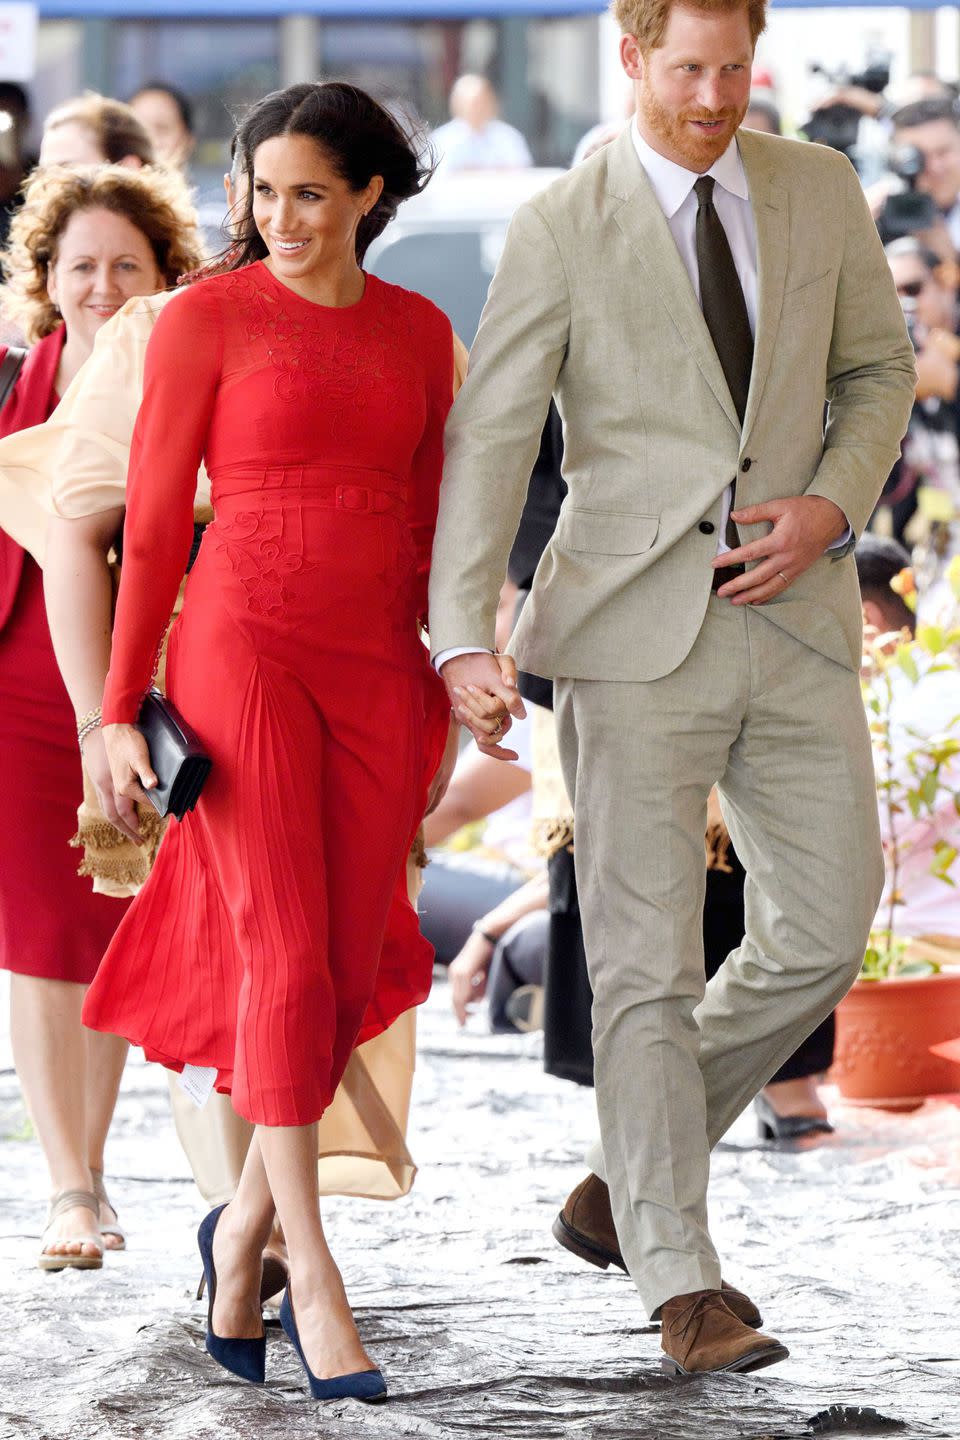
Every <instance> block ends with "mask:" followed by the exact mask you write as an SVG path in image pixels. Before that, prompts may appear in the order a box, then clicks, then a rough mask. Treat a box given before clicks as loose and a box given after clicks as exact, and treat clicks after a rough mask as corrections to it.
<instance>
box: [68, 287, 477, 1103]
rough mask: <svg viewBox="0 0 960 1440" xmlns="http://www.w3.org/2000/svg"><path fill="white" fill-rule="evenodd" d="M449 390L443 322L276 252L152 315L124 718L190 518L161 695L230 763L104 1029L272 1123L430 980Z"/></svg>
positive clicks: (119, 656)
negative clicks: (435, 574) (424, 845)
mask: <svg viewBox="0 0 960 1440" xmlns="http://www.w3.org/2000/svg"><path fill="white" fill-rule="evenodd" d="M452 387H453V337H452V332H451V329H450V324H449V322H448V321H447V319H446V318H445V317H444V316H443V315H442V314H441V312H440V311H439V310H437V309H436V308H435V307H434V306H433V305H432V304H430V302H429V301H427V300H424V299H423V298H422V297H421V296H418V295H414V294H411V293H409V292H408V291H405V290H401V289H399V288H398V287H396V286H391V285H387V284H385V283H383V282H382V281H379V280H377V279H376V278H375V277H373V276H367V277H366V286H365V291H364V295H363V297H362V299H361V300H360V301H359V302H358V303H357V304H356V305H353V306H349V307H346V308H343V309H332V308H328V307H324V306H319V305H315V304H312V303H311V302H309V301H307V300H304V299H302V298H301V297H299V296H298V295H296V294H295V293H294V292H292V291H291V290H289V289H288V288H287V287H286V286H284V285H282V284H281V283H280V282H279V281H278V280H277V279H275V278H274V277H273V276H272V275H271V273H270V272H269V270H268V269H267V268H266V267H265V266H264V265H263V264H262V263H258V264H255V265H253V266H250V267H248V268H246V269H244V270H241V271H238V272H235V273H233V274H228V275H221V276H215V277H213V278H211V279H208V280H204V281H200V282H199V283H197V284H195V285H194V286H192V287H190V288H189V289H187V290H186V291H185V292H184V293H183V295H182V296H179V297H178V298H177V299H176V300H175V301H173V302H172V303H171V304H170V305H169V306H167V308H166V309H165V311H164V312H163V314H162V315H161V316H160V318H159V319H158V321H157V324H156V327H155V330H154V334H153V337H152V339H151V341H150V346H149V349H148V352H147V367H146V379H145V388H144V400H143V406H142V408H141V411H140V414H139V417H138V420H137V426H136V430H135V433H134V440H133V450H132V455H131V465H130V481H129V489H128V509H127V519H126V527H125V534H124V565H123V575H122V581H121V586H120V594H119V599H118V606H117V616H116V622H115V627H114V647H113V658H112V663H111V669H110V675H109V677H108V681H107V688H106V693H105V696H104V721H105V723H110V722H112V721H127V722H130V721H133V720H134V719H135V718H136V714H137V710H138V708H139V704H140V700H141V697H142V695H143V693H144V690H145V689H146V687H147V685H148V683H149V680H150V675H151V671H152V667H153V662H154V657H155V655H156V652H157V647H158V644H159V642H160V638H161V635H162V633H163V630H164V626H165V625H166V622H167V619H168V617H169V615H170V612H171V609H172V607H173V601H174V597H175V595H176V592H177V587H178V585H179V582H180V578H181V576H182V574H183V571H184V568H185V565H186V561H187V555H188V552H189V549H190V543H191V538H192V534H193V508H192V506H193V492H194V487H195V481H196V474H197V469H198V465H199V463H200V460H201V459H204V460H205V463H206V466H207V470H208V473H209V475H210V480H211V487H212V499H213V506H214V511H215V520H214V522H213V523H212V524H211V525H210V526H209V527H208V529H207V531H206V534H205V535H204V539H203V543H202V546H201V549H200V554H199V557H198V559H197V561H196V563H195V565H194V567H193V570H192V571H191V574H190V578H189V581H188V583H187V589H186V595H185V599H184V605H183V610H182V613H181V615H180V616H179V618H178V620H177V621H176V622H175V625H174V628H173V631H172V634H171V638H170V645H169V651H168V660H167V691H168V693H169V695H170V697H171V698H172V699H173V701H174V702H175V703H176V704H177V705H178V706H179V708H180V709H181V710H182V712H183V713H184V715H185V716H186V718H187V719H188V720H189V722H190V723H191V724H192V725H193V726H194V728H195V729H196V730H197V731H198V733H199V734H200V736H201V738H202V740H203V741H204V744H205V746H206V747H207V750H208V753H209V754H210V756H211V758H212V760H213V769H212V771H211V774H210V777H209V780H208V782H207V785H206V787H205V789H204V791H203V794H202V796H201V799H200V802H199V804H198V806H197V809H196V811H194V812H193V813H192V814H189V815H188V816H186V817H185V819H184V821H183V822H182V823H177V822H172V823H171V825H170V827H169V830H168V832H167V835H166V837H165V838H164V841H163V843H162V845H161V847H160V853H159V855H158V858H157V862H156V864H155V866H154V869H153V872H152V874H151V876H150V878H149V880H148V881H147V883H146V885H145V886H144V889H143V890H142V891H141V893H140V894H139V895H138V896H137V898H136V900H135V901H134V902H133V904H132V906H131V908H130V911H129V912H128V915H127V917H126V919H125V921H124V923H123V924H122V925H121V927H120V929H119V930H118V932H117V935H116V937H115V939H114V941H113V943H112V944H111V946H110V948H109V950H108V951H107V954H106V956H105V958H104V960H103V962H102V964H101V967H100V971H99V973H98V976H97V980H96V982H95V983H94V985H93V986H92V988H91V990H90V992H89V994H88V996H87V1002H86V1007H85V1010H84V1020H85V1023H86V1024H88V1025H90V1026H92V1027H93V1028H96V1029H101V1030H108V1031H112V1032H114V1033H117V1034H122V1035H125V1036H127V1037H128V1038H129V1039H130V1040H132V1041H134V1043H136V1044H139V1045H142V1046H143V1048H144V1051H145V1052H146V1054H147V1056H148V1058H151V1059H155V1060H159V1061H161V1062H163V1063H164V1064H166V1065H169V1066H171V1067H173V1068H182V1066H183V1064H184V1063H190V1064H194V1065H200V1066H208V1067H213V1068H215V1069H216V1070H217V1072H218V1074H217V1080H216V1084H217V1088H218V1089H221V1090H224V1091H229V1092H231V1093H232V1097H233V1103H234V1106H235V1108H236V1110H237V1111H238V1113H240V1114H241V1115H244V1116H245V1117H246V1118H248V1119H249V1120H251V1121H253V1122H255V1123H261V1124H267V1125H299V1124H305V1123H309V1122H312V1121H314V1120H317V1119H318V1118H319V1117H320V1116H321V1115H322V1113H323V1111H324V1109H325V1108H326V1106H327V1105H328V1104H329V1102H330V1100H331V1098H332V1096H333V1093H334V1091H335V1090H336V1087H337V1084H338V1082H339V1080H340V1077H341V1075H342V1073H343V1070H344V1068H345V1066H346V1063H347V1060H348V1058H349V1056H350V1052H351V1050H352V1049H353V1047H354V1046H355V1045H356V1044H358V1043H359V1042H361V1041H363V1040H367V1039H369V1038H370V1037H371V1036H372V1035H374V1034H376V1033H378V1032H379V1031H380V1030H382V1029H384V1028H385V1027H386V1026H387V1025H388V1024H390V1023H391V1022H392V1021H393V1020H394V1019H395V1018H396V1017H397V1016H398V1015H399V1014H400V1013H401V1012H402V1011H403V1010H405V1009H408V1008H409V1007H410V1006H411V1005H415V1004H417V1003H419V1002H420V1001H421V1000H423V999H424V998H425V996H426V994H427V992H428V990H429V985H430V975H431V965H432V951H431V949H430V947H429V945H428V944H427V943H426V941H424V940H423V939H422V937H421V936H420V933H419V926H418V924H417V917H416V915H415V913H414V911H413V909H412V907H411V906H410V904H409V901H408V900H407V896H406V882H405V864H406V856H407V853H408V851H409V848H410V845H411V843H412V841H413V839H414V836H415V834H416V830H417V826H418V824H419V821H420V819H421V816H422V814H423V810H424V806H425V798H426V790H427V785H428V783H429V780H430V778H431V776H432V775H433V774H434V773H435V770H436V767H437V764H438V763H439V759H440V755H441V753H442V748H443V741H444V737H445V734H446V725H447V719H448V716H449V709H448V707H447V705H446V703H445V700H444V696H443V688H442V685H441V684H440V682H439V681H438V679H437V677H436V676H435V675H434V674H433V672H432V670H431V669H430V666H429V662H428V658H427V654H426V651H425V649H424V647H423V644H422V643H421V640H420V638H419V634H418V629H417V623H418V619H423V618H424V617H425V611H426V585H427V577H428V570H429V557H430V550H431V546H432V541H433V529H434V525H435V521H436V511H437V503H438V497H439V485H440V476H441V470H442V459H443V426H444V422H445V419H446V415H447V412H448V410H449V408H450V404H451V399H452Z"/></svg>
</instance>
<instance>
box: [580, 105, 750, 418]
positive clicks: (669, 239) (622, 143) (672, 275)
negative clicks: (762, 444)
mask: <svg viewBox="0 0 960 1440" xmlns="http://www.w3.org/2000/svg"><path fill="white" fill-rule="evenodd" d="M608 150H609V161H608V168H607V177H608V188H609V189H610V191H611V193H612V194H613V195H614V196H616V197H617V198H618V199H619V200H620V201H621V202H622V203H621V205H620V206H619V207H618V208H617V209H616V210H615V212H614V220H615V222H616V224H617V225H618V227H619V229H620V230H621V232H622V234H623V236H624V238H625V239H626V240H627V242H628V243H629V245H630V246H631V248H632V250H633V252H634V254H635V255H636V257H637V259H638V260H639V261H640V264H641V265H642V266H643V269H644V271H645V272H646V274H647V276H648V278H649V280H650V282H651V283H652V285H653V286H654V288H655V289H656V291H657V294H658V295H659V297H660V300H661V301H662V303H663V305H664V306H665V308H666V309H667V311H668V312H669V314H670V317H671V319H672V320H673V323H674V324H675V325H676V327H677V329H678V330H679V332H680V335H681V337H682V338H683V341H684V343H685V345H686V346H687V349H688V350H689V351H690V353H691V354H692V355H693V357H694V359H695V360H696V362H697V364H698V366H699V367H700V370H701V373H702V374H703V378H704V379H705V380H706V382H707V384H708V385H709V386H710V389H711V390H712V391H713V393H714V395H715V396H716V397H717V400H718V401H719V402H720V405H721V406H722V407H723V410H724V413H725V414H726V416H727V418H728V419H729V420H730V423H731V424H732V425H734V426H735V427H736V428H737V429H738V430H739V428H740V421H739V419H738V417H737V411H736V408H735V406H734V403H733V400H732V398H731V396H730V391H729V389H728V388H727V382H726V380H725V379H724V375H723V368H722V366H721V364H720V361H719V359H718V358H717V352H716V349H715V348H714V344H713V341H712V340H711V338H710V331H709V330H708V329H707V324H706V321H705V320H704V318H703V312H702V311H701V309H700V306H699V305H698V304H697V297H696V295H695V294H694V292H693V286H692V285H691V284H690V277H689V275H688V274H687V272H686V268H685V267H684V264H683V261H682V260H681V259H680V252H679V251H678V249H677V247H676V244H675V242H674V239H673V236H672V235H671V233H670V227H669V225H668V224H667V222H666V219H665V218H664V214H663V211H662V210H661V209H660V206H659V204H658V203H657V198H656V196H655V195H654V193H653V190H652V189H651V186H650V182H649V181H648V180H647V177H646V174H645V172H644V169H643V166H642V165H641V164H640V161H639V159H638V157H637V152H636V150H635V149H634V148H633V140H632V138H631V136H630V127H629V125H628V126H627V128H626V129H625V130H624V132H623V134H622V135H619V136H618V137H617V139H616V140H614V141H612V142H611V144H610V145H609V147H608Z"/></svg>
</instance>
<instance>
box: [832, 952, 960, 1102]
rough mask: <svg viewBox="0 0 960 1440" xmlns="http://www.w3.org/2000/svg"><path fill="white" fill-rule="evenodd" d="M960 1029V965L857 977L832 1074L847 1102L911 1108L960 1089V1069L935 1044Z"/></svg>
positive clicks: (843, 1014) (843, 1013)
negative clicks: (885, 977) (896, 975)
mask: <svg viewBox="0 0 960 1440" xmlns="http://www.w3.org/2000/svg"><path fill="white" fill-rule="evenodd" d="M958 1035H960V970H957V971H953V972H946V973H943V974H940V975H910V976H906V977H904V978H902V979H894V980H858V981H857V982H856V984H855V985H854V987H853V989H852V990H851V991H850V993H849V994H848V995H847V996H846V997H845V998H844V999H843V1000H842V1001H841V1002H840V1005H839V1007H838V1009H837V1040H836V1052H835V1057H834V1062H833V1068H832V1070H831V1071H830V1079H831V1080H832V1081H833V1082H834V1084H835V1085H837V1087H838V1088H839V1090H840V1094H841V1095H842V1096H843V1097H844V1099H845V1100H847V1101H850V1102H852V1103H853V1104H861V1105H874V1106H877V1107H879V1108H880V1109H884V1110H912V1109H916V1108H917V1106H919V1105H922V1103H923V1101H924V1099H925V1097H926V1096H927V1095H942V1094H945V1093H950V1092H953V1091H956V1090H958V1089H960V1068H958V1066H957V1065H956V1064H955V1063H954V1062H952V1061H950V1060H946V1059H943V1058H941V1057H940V1056H938V1055H931V1053H930V1046H931V1045H936V1044H938V1043H939V1042H941V1041H943V1040H953V1039H955V1038H956V1037H957V1036H958Z"/></svg>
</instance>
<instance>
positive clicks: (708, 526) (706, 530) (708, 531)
mask: <svg viewBox="0 0 960 1440" xmlns="http://www.w3.org/2000/svg"><path fill="white" fill-rule="evenodd" d="M716 528H717V527H716V526H715V525H714V523H713V521H712V520H701V521H700V534H701V535H712V534H713V532H714V530H715V529H716Z"/></svg>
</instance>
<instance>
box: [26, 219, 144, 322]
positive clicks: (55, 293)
mask: <svg viewBox="0 0 960 1440" xmlns="http://www.w3.org/2000/svg"><path fill="white" fill-rule="evenodd" d="M162 289H163V276H162V275H161V274H160V270H159V267H158V265H157V260H156V256H155V255H154V253H153V249H152V247H151V245H150V242H149V240H148V239H147V237H146V235H144V233H143V231H142V230H138V229H137V227H136V225H134V224H133V222H132V221H130V220H128V219H127V218H126V216H125V215H118V214H116V213H115V212H114V211H113V210H104V209H101V208H91V209H89V210H77V211H76V212H75V214H73V215H71V217H70V219H69V220H68V221H67V224H66V227H65V229H64V231H63V234H62V235H61V236H60V240H59V243H58V245H57V256H56V259H55V260H54V261H53V262H52V263H51V265H50V268H49V270H48V272H47V293H48V295H49V296H50V299H51V300H52V301H53V303H54V304H55V305H57V306H59V308H60V313H61V314H62V316H63V319H64V323H65V324H66V327H67V334H68V335H70V336H72V337H73V338H74V340H82V341H84V342H85V343H86V344H87V345H88V346H92V345H93V341H94V338H95V336H96V333H97V331H98V330H99V329H100V327H101V325H105V324H106V322H107V321H108V320H109V319H110V317H111V316H112V315H115V314H116V313H117V311H118V310H119V309H120V307H121V305H125V304H126V302H127V301H128V300H129V299H131V298H132V297H133V296H134V295H153V294H155V293H156V291H158V290H162Z"/></svg>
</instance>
